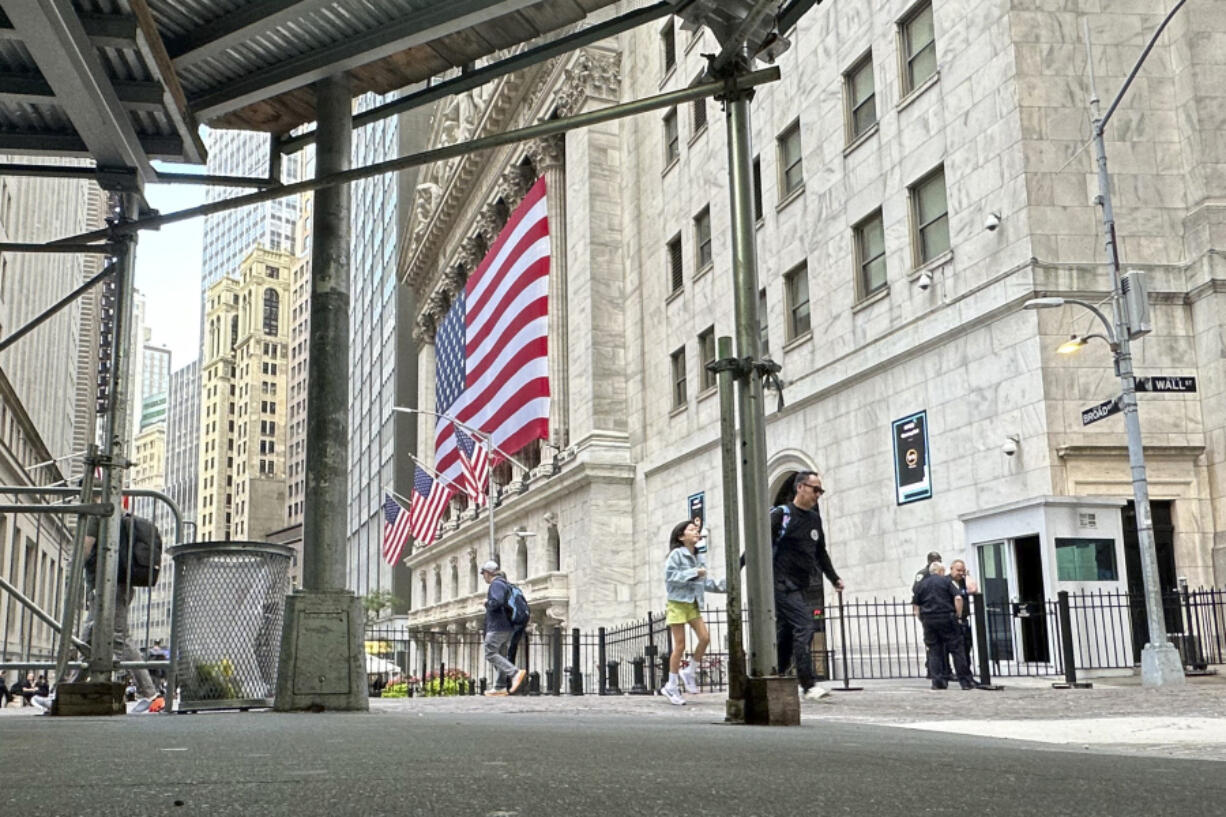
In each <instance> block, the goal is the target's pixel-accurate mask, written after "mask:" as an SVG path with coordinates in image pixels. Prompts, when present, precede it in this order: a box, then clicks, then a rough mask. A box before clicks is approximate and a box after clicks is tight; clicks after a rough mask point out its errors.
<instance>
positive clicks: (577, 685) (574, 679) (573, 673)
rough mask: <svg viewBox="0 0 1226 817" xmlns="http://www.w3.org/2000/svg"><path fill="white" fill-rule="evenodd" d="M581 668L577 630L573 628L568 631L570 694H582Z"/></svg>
mask: <svg viewBox="0 0 1226 817" xmlns="http://www.w3.org/2000/svg"><path fill="white" fill-rule="evenodd" d="M582 666H583V662H582V659H581V656H580V655H579V628H578V627H575V628H574V629H572V630H571V631H570V667H568V669H569V671H570V694H571V695H582V694H583V671H582V670H581V669H580V667H582Z"/></svg>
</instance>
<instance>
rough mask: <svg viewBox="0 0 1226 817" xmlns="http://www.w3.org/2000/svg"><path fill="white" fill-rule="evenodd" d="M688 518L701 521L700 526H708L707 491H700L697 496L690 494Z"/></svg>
mask: <svg viewBox="0 0 1226 817" xmlns="http://www.w3.org/2000/svg"><path fill="white" fill-rule="evenodd" d="M686 518H688V519H701V520H702V521H701V522H699V523H698V524H699V525H702V526H705V525H706V524H707V494H706V492H705V491H700V492H699V493H696V494H690V498H689V499H688V500H686Z"/></svg>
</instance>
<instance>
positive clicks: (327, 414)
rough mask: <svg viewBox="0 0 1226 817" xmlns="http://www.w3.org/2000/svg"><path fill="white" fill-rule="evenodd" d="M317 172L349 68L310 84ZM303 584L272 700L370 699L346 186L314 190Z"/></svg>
mask: <svg viewBox="0 0 1226 817" xmlns="http://www.w3.org/2000/svg"><path fill="white" fill-rule="evenodd" d="M315 100H316V118H317V120H318V125H317V130H316V132H317V134H318V139H317V141H316V143H315V155H316V160H315V167H316V171H315V172H316V174H317V175H318V176H321V177H322V176H327V175H330V174H332V173H337V172H339V171H343V170H347V169H348V168H349V162H350V149H351V148H350V146H351V143H352V136H353V133H352V131H353V120H352V109H351V106H352V102H353V96H352V91H351V89H350V86H349V78H348V77H347V76H345V75H344V74H338V75H335V76H331V77H328V78H326V79H323V80H320V81H319V82H317V83H316V84H315ZM313 228H314V229H313V234H314V240H313V243H312V252H311V334H310V368H309V371H308V374H307V435H306V437H307V454H306V486H305V495H306V496H305V500H306V511H305V514H304V516H303V524H302V532H303V570H302V577H303V589H302V590H299V591H297V592H295V593H294V594H293V595H292V596H290V597H289V598H288V599H286V604H285V625H284V628H283V632H282V638H281V656H280V663H279V671H278V674H277V695H276V703H275V708H276V709H277V710H278V711H282V712H285V711H293V710H312V711H315V710H318V709H329V710H346V711H365V710H367V709H369V702H368V700H367V689H366V658H365V650H364V649H363V644H362V625H363V614H362V603H361V600H360V599H358V598H357V597H356V596H355V595H354V594H353V593H352V592H350V591H349V590H348V589H347V588H346V587H345V557H346V554H347V552H348V531H347V530H346V527H347V524H346V521H347V520H346V515H347V509H348V498H349V497H348V482H349V481H348V469H349V445H348V440H349V381H348V378H349V233H350V225H349V188H348V186H346V185H337V186H333V187H324V188H321V189H320V190H319V191H317V192H316V194H315V212H314V221H313Z"/></svg>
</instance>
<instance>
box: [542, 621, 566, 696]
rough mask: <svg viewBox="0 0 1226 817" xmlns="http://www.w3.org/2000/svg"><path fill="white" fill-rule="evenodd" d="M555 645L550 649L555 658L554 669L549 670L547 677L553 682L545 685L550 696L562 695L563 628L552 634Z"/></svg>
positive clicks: (555, 630) (556, 628) (555, 629)
mask: <svg viewBox="0 0 1226 817" xmlns="http://www.w3.org/2000/svg"><path fill="white" fill-rule="evenodd" d="M552 638H553V643H552V645H551V647H552V649H550V651H549V653H550V656H551V657H552V658H553V668H552V669H550V670H548V671H547V672H546V673H545V675H546V677H547V678H551V679H552V680H550V681H548V682H547V683H546V684H545V685H546V686H548V687H549V694H550V695H561V694H562V628H561V627H554V628H553V633H552Z"/></svg>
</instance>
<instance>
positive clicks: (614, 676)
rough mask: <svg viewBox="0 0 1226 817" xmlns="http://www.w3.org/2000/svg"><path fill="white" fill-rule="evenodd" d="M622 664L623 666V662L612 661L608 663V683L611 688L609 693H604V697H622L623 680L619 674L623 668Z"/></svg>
mask: <svg viewBox="0 0 1226 817" xmlns="http://www.w3.org/2000/svg"><path fill="white" fill-rule="evenodd" d="M621 664H622V662H621V661H610V662H609V663H608V667H609V675H608V683H609V688H608V691H607V692H604V693H602V694H604V695H621V694H622V688H621V679H620V677H619V673H618V670H619V669H620V668H621Z"/></svg>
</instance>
